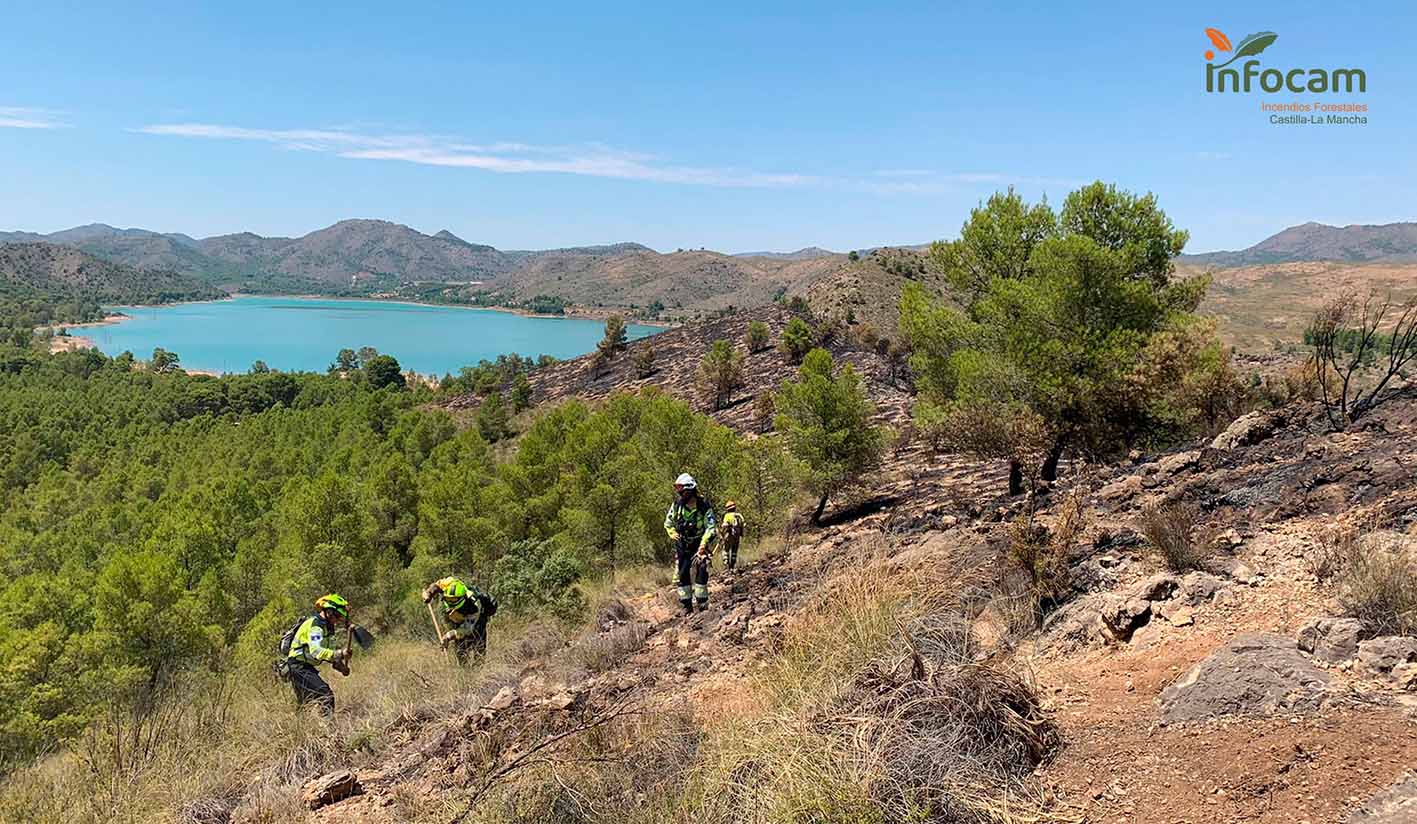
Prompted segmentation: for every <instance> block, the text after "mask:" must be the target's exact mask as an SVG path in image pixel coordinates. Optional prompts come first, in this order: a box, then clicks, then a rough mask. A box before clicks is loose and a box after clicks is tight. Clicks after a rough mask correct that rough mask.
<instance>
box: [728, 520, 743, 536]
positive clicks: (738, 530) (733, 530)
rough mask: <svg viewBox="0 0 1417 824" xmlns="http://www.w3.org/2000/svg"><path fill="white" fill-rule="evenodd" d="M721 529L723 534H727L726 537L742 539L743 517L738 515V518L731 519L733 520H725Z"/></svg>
mask: <svg viewBox="0 0 1417 824" xmlns="http://www.w3.org/2000/svg"><path fill="white" fill-rule="evenodd" d="M723 527H724V532H727V533H728V537H730V538H741V537H743V516H741V515H739V516H738V517H736V518H733V519H731V520H728V519H725V523H724V524H723Z"/></svg>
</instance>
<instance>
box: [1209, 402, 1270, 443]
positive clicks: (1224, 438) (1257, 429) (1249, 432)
mask: <svg viewBox="0 0 1417 824" xmlns="http://www.w3.org/2000/svg"><path fill="white" fill-rule="evenodd" d="M1282 423H1283V421H1282V420H1277V419H1276V416H1275V415H1274V413H1272V412H1263V411H1260V412H1251V413H1249V414H1248V415H1241V416H1240V417H1238V418H1236V419H1235V422H1234V423H1232V424H1230V426H1228V427H1226V429H1225V431H1224V432H1221V433H1220V434H1219V435H1216V436H1215V439H1214V440H1212V441H1211V442H1210V448H1211V449H1219V450H1222V451H1229V450H1231V449H1235V448H1236V447H1240V446H1249V445H1250V444H1256V443H1259V442H1260V441H1263V440H1264V439H1266V438H1268V437H1269V436H1271V435H1273V434H1274V431H1275V429H1276V427H1277V426H1278V425H1279V424H1282Z"/></svg>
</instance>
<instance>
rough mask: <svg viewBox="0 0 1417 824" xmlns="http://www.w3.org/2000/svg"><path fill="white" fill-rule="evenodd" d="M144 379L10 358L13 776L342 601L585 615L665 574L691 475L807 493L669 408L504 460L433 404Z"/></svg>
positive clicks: (68, 361)
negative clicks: (452, 578) (626, 585)
mask: <svg viewBox="0 0 1417 824" xmlns="http://www.w3.org/2000/svg"><path fill="white" fill-rule="evenodd" d="M382 357H387V356H382ZM375 360H377V359H375ZM371 365H372V364H371ZM138 366H139V365H138V364H135V362H134V361H133V359H132V358H131V357H128V356H120V357H118V358H107V357H104V356H103V355H101V354H99V353H97V352H94V351H92V350H88V351H79V352H69V353H62V354H55V355H48V354H36V353H34V352H32V351H27V350H21V349H18V348H15V347H5V348H3V349H0V487H3V500H4V506H3V509H0V548H3V549H0V552H3V554H2V555H0V561H2V562H3V564H4V568H3V574H4V579H3V596H4V597H3V598H0V605H3V606H0V661H3V662H4V667H3V670H0V752H3V753H4V754H5V758H6V761H7V763H6V764H5V766H6V767H14V766H15V765H17V764H19V763H22V762H23V761H24V760H26V759H27V758H30V757H32V756H33V755H34V754H36V753H38V752H41V751H44V750H46V749H52V747H53V745H54V743H55V742H62V741H66V740H70V739H72V738H74V737H75V736H77V735H78V734H79V733H81V732H82V730H83V729H84V727H85V725H86V724H87V723H88V721H89V720H90V719H91V718H93V717H94V715H95V714H97V713H100V712H103V711H105V710H106V709H107V708H108V707H109V705H110V702H111V701H113V700H117V701H120V702H139V701H142V700H146V696H149V695H151V694H153V692H154V691H155V690H158V689H159V688H160V687H162V686H163V685H165V684H167V683H170V682H171V681H173V680H174V679H178V678H181V677H182V675H183V673H187V672H192V671H197V670H207V671H218V672H219V671H229V670H236V671H243V670H244V671H245V672H247V673H248V674H250V676H251V677H262V676H264V675H265V673H264V672H263V670H264V668H265V667H266V666H267V665H268V663H269V659H270V657H271V649H272V644H273V639H276V638H279V636H280V634H281V632H282V631H283V630H284V629H285V628H286V626H287V625H288V624H289V623H290V622H291V620H292V618H293V617H298V616H299V615H300V614H301V613H302V612H304V611H306V610H307V608H308V605H309V604H310V602H311V601H312V599H313V598H314V597H316V596H317V595H320V594H322V593H324V592H327V591H338V592H341V593H343V594H344V595H346V596H347V597H348V598H349V599H350V600H351V602H352V603H353V604H355V605H356V609H357V611H358V620H360V621H361V622H362V623H366V624H368V625H370V626H371V627H373V628H375V629H377V630H378V631H380V632H388V631H390V630H396V629H398V628H400V627H402V626H405V625H407V624H415V625H417V626H418V627H419V628H421V627H422V623H423V622H426V614H425V613H424V610H423V605H422V603H421V602H420V601H419V600H418V598H417V594H416V593H417V592H418V590H419V589H421V588H422V587H423V586H424V585H426V583H427V582H428V581H430V580H433V579H436V578H438V577H440V576H442V575H444V574H447V573H448V572H449V571H458V572H462V573H464V574H471V575H472V576H474V578H475V579H477V580H479V581H482V582H483V583H484V585H486V586H488V587H489V588H490V589H491V590H492V591H493V592H494V593H495V594H496V595H497V596H498V598H499V599H500V600H501V601H502V603H503V604H504V606H505V607H506V608H509V609H510V610H512V611H514V612H515V611H519V610H520V611H526V610H544V611H550V612H552V613H554V614H557V615H560V616H564V617H566V618H568V619H574V618H575V617H577V616H578V615H579V612H580V611H581V610H582V609H583V608H584V604H583V603H582V599H581V596H580V595H579V591H578V589H577V586H576V584H577V582H578V581H579V580H580V579H582V578H583V577H584V576H586V575H587V574H590V573H593V572H600V571H603V570H606V569H608V568H610V567H611V566H613V565H617V564H618V565H625V564H633V563H643V562H645V561H647V560H652V559H655V558H659V557H661V556H662V554H663V552H664V551H665V547H664V541H663V540H661V539H662V535H663V533H662V529H661V521H662V519H663V513H664V506H665V505H666V503H667V501H668V496H669V493H670V489H669V480H667V479H672V478H673V477H674V476H675V475H676V474H677V473H679V472H681V471H685V470H687V471H690V472H693V473H695V474H696V475H697V476H698V477H699V478H700V479H701V481H702V483H703V485H704V488H705V489H706V490H713V491H714V494H715V496H722V495H724V494H727V495H735V496H738V497H739V498H742V499H748V500H754V501H755V503H754V504H753V505H754V506H756V507H757V510H756V511H759V512H765V513H766V514H767V516H768V517H770V518H780V517H781V516H782V515H783V514H784V513H785V510H786V507H787V505H788V503H789V501H788V499H787V497H786V496H788V495H790V494H791V492H787V491H784V489H785V488H786V487H785V485H784V484H783V483H782V481H786V480H788V479H790V478H791V477H792V474H793V472H794V469H793V466H792V462H791V459H789V458H788V457H787V456H786V455H785V454H783V453H782V452H781V450H780V448H778V447H776V446H775V445H774V444H772V442H771V441H770V440H765V441H761V442H759V443H757V444H754V445H749V444H746V443H745V442H743V441H742V440H740V439H739V437H738V436H737V435H735V434H734V433H733V432H731V431H730V430H728V429H725V428H723V427H721V426H718V425H716V424H714V423H712V422H710V421H709V420H708V419H707V418H706V417H704V416H702V415H700V414H697V413H695V412H693V411H692V410H691V409H690V408H689V407H688V406H686V405H685V404H684V403H682V402H680V401H677V400H674V399H672V398H669V397H667V396H664V395H662V394H658V393H656V392H647V393H645V394H637V395H619V396H616V397H614V398H612V399H611V400H610V401H609V402H607V403H605V404H604V405H603V406H601V407H599V408H596V409H590V408H588V407H586V406H585V405H584V404H581V403H579V402H575V401H572V402H569V403H566V404H563V405H561V406H557V407H555V408H552V409H550V410H548V411H545V412H544V413H542V414H540V415H538V416H537V417H535V418H534V420H529V421H528V423H527V424H526V431H525V432H524V433H522V435H521V437H520V441H519V444H518V446H517V448H516V449H515V450H514V451H509V450H507V449H505V448H503V449H501V450H500V454H499V450H497V449H494V447H493V446H491V445H489V444H488V442H487V441H485V440H484V439H483V437H482V435H481V434H480V428H479V427H478V426H475V425H473V426H459V424H458V422H456V421H455V420H454V419H453V418H452V417H451V416H449V414H447V413H445V412H443V411H440V410H438V409H436V408H433V407H431V406H430V404H431V402H432V401H434V400H435V399H436V393H435V392H434V391H433V390H430V389H426V388H423V389H416V388H408V387H404V386H402V385H401V383H399V382H393V383H389V384H388V385H384V386H382V387H380V386H379V385H378V382H377V381H376V380H373V379H370V378H369V377H366V376H365V375H363V374H355V375H353V376H350V375H348V374H342V373H338V372H336V373H334V374H330V375H319V374H283V373H278V372H258V373H252V374H246V375H233V376H229V377H223V378H213V377H208V376H189V375H186V374H185V373H182V372H181V371H172V372H169V373H166V374H162V373H156V372H154V371H152V370H150V369H142V368H138ZM455 380H456V379H455Z"/></svg>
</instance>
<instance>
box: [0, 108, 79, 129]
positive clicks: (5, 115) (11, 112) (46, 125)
mask: <svg viewBox="0 0 1417 824" xmlns="http://www.w3.org/2000/svg"><path fill="white" fill-rule="evenodd" d="M67 125H68V124H67V123H65V122H64V121H63V120H61V119H60V117H59V112H56V111H51V110H49V109H31V108H26V107H23V106H0V129H62V128H64V127H65V126H67Z"/></svg>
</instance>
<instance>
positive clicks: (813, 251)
mask: <svg viewBox="0 0 1417 824" xmlns="http://www.w3.org/2000/svg"><path fill="white" fill-rule="evenodd" d="M838 254H841V253H840V252H833V251H831V250H829V249H823V248H822V247H820V246H808V247H806V248H804V249H798V250H797V251H795V252H739V253H738V254H736V255H734V257H740V258H753V257H760V258H771V259H773V260H814V259H816V258H824V257H832V256H834V255H838Z"/></svg>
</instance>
